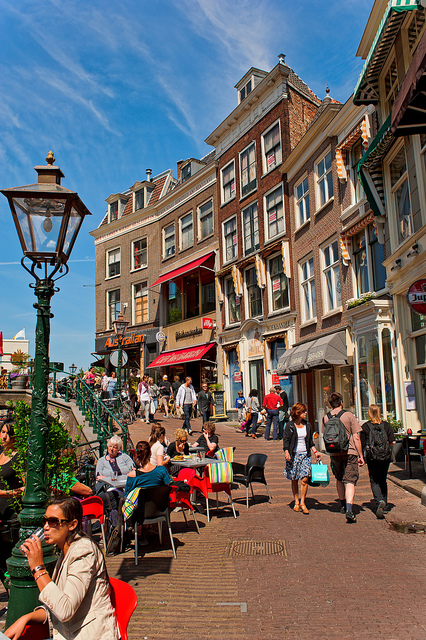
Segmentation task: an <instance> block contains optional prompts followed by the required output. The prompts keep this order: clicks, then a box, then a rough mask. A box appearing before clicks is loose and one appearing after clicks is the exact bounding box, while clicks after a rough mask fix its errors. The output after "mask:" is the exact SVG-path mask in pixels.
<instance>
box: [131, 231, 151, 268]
mask: <svg viewBox="0 0 426 640" xmlns="http://www.w3.org/2000/svg"><path fill="white" fill-rule="evenodd" d="M144 240H145V242H146V247H145V249H142V251H144V250H145V251H146V262H141V264H140V265H139V266H138V267H137V266H136V265H135V244H136V243H137V242H143V241H144ZM147 266H148V237H147V236H144V237H143V238H138V239H137V240H133V242H132V271H139V270H140V269H146V267H147Z"/></svg>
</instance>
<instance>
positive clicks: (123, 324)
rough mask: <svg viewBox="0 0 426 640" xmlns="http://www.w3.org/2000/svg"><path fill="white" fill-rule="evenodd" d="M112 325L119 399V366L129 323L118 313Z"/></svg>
mask: <svg viewBox="0 0 426 640" xmlns="http://www.w3.org/2000/svg"><path fill="white" fill-rule="evenodd" d="M112 324H113V325H114V333H115V335H116V336H117V338H118V358H117V360H118V364H117V387H116V395H117V397H118V398H119V397H120V393H121V365H122V361H123V338H124V334H125V333H126V329H127V327H128V325H129V321H128V320H125V319H124V318H123V316H122V314H121V313H120V315H119V316H118V318H117V320H114V322H113V323H112Z"/></svg>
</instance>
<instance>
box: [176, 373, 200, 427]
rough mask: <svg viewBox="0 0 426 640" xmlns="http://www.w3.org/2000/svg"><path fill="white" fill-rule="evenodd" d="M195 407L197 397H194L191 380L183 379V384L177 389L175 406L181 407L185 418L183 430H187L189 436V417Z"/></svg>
mask: <svg viewBox="0 0 426 640" xmlns="http://www.w3.org/2000/svg"><path fill="white" fill-rule="evenodd" d="M196 405H197V396H196V395H195V391H194V387H193V386H192V378H189V377H187V378H185V382H184V383H183V384H182V385H181V386H180V387H179V389H178V392H177V396H176V406H177V407H182V409H183V414H184V416H185V422H184V423H183V428H184V429H186V430H187V432H188V433H189V435H191V433H192V430H191V422H190V421H191V417H192V411H193V409H194V408H195V407H196Z"/></svg>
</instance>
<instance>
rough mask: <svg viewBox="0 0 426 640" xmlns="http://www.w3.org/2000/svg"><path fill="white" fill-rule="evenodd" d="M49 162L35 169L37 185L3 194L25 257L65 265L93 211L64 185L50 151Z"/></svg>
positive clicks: (61, 175)
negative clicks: (84, 223)
mask: <svg viewBox="0 0 426 640" xmlns="http://www.w3.org/2000/svg"><path fill="white" fill-rule="evenodd" d="M46 161H47V163H48V164H47V166H37V167H34V168H35V170H36V171H37V173H38V182H37V183H36V184H28V185H25V186H22V187H15V188H12V189H3V190H2V193H3V195H5V196H6V197H7V199H8V201H9V206H10V209H11V211H12V216H13V221H14V223H15V226H16V230H17V232H18V237H19V240H20V242H21V246H22V251H23V254H24V256H25V257H28V258H30V260H32V261H33V262H35V263H36V264H37V265H38V266H40V265H41V263H49V264H51V265H56V264H59V263H60V264H62V265H64V264H66V263H67V261H68V258H69V257H70V254H71V251H72V248H73V246H74V243H75V240H76V238H77V235H78V232H79V230H80V227H81V224H82V222H83V219H84V217H85V216H86V215H87V214H90V212H89V211H88V209H87V207H86V206H85V205H84V204H83V202H82V201H81V200H80V198H79V197H78V194H77V193H76V192H75V191H70V190H69V189H65V187H62V186H61V178H63V177H64V174H63V173H62V171H61V170H60V168H59V167H56V166H53V163H54V162H55V158H54V157H53V153H52V152H51V151H50V152H49V154H48V156H47V158H46Z"/></svg>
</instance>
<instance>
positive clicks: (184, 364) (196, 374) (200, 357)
mask: <svg viewBox="0 0 426 640" xmlns="http://www.w3.org/2000/svg"><path fill="white" fill-rule="evenodd" d="M215 368H216V342H208V343H207V344H201V345H196V346H191V347H182V348H181V349H175V350H173V351H162V352H161V354H160V355H159V356H158V357H157V358H155V360H154V361H153V362H151V364H150V365H149V367H148V370H149V372H150V375H152V374H153V371H154V370H157V372H158V377H161V376H162V375H164V374H166V375H167V376H168V379H169V381H170V382H173V379H174V377H175V376H179V378H180V379H181V380H182V381H184V380H185V378H186V376H190V377H191V378H192V383H193V385H194V388H195V390H196V391H199V390H200V388H201V383H202V381H204V380H207V381H208V382H209V383H213V382H214V381H215Z"/></svg>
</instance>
